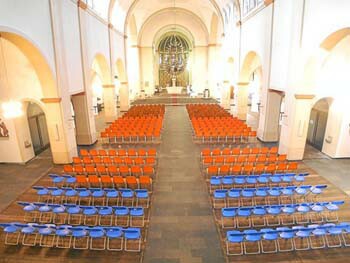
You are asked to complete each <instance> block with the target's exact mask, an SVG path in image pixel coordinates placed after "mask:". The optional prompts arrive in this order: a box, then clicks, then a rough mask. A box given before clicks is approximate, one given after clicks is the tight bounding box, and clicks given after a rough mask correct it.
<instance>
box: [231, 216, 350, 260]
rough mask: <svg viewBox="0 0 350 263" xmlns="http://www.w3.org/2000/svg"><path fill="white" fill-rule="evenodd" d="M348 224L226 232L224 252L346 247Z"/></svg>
mask: <svg viewBox="0 0 350 263" xmlns="http://www.w3.org/2000/svg"><path fill="white" fill-rule="evenodd" d="M349 234H350V223H348V222H341V223H339V224H334V223H327V224H321V225H319V224H312V225H307V226H293V227H291V228H289V227H285V226H284V227H277V228H275V229H272V228H263V229H260V230H257V229H247V230H244V231H242V232H241V231H238V230H231V231H227V233H226V253H227V255H229V256H230V255H243V254H245V255H250V254H260V253H277V252H290V251H300V250H310V249H323V248H339V247H342V246H346V247H348V246H350V242H349V237H350V235H349Z"/></svg>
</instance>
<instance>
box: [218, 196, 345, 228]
mask: <svg viewBox="0 0 350 263" xmlns="http://www.w3.org/2000/svg"><path fill="white" fill-rule="evenodd" d="M343 204H344V201H343V200H341V201H332V202H316V203H299V204H283V205H264V206H245V207H226V208H222V209H221V226H222V228H249V227H252V226H253V227H265V226H279V225H281V224H282V225H294V224H295V223H297V224H307V223H322V222H333V221H335V222H337V221H338V210H339V207H340V206H341V205H343Z"/></svg>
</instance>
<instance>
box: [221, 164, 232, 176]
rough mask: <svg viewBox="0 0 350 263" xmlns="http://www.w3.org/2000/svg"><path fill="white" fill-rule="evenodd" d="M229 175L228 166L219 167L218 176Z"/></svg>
mask: <svg viewBox="0 0 350 263" xmlns="http://www.w3.org/2000/svg"><path fill="white" fill-rule="evenodd" d="M229 174H230V166H229V165H222V166H219V175H229Z"/></svg>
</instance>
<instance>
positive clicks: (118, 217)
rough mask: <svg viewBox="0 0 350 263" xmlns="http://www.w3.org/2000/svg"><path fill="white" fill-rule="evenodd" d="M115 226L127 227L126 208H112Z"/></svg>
mask: <svg viewBox="0 0 350 263" xmlns="http://www.w3.org/2000/svg"><path fill="white" fill-rule="evenodd" d="M113 209H114V215H115V223H114V224H115V225H116V226H129V208H128V207H126V206H114V207H113Z"/></svg>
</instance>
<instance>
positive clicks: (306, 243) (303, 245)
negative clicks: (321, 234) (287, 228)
mask: <svg viewBox="0 0 350 263" xmlns="http://www.w3.org/2000/svg"><path fill="white" fill-rule="evenodd" d="M296 240H298V241H299V243H300V244H299V245H298V244H297V242H296ZM293 242H294V248H295V250H309V249H310V240H309V238H308V237H307V238H300V237H295V238H293Z"/></svg>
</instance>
